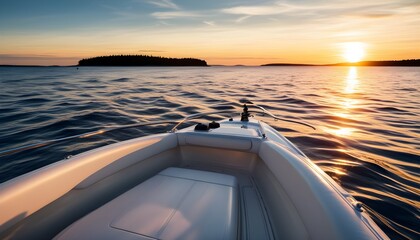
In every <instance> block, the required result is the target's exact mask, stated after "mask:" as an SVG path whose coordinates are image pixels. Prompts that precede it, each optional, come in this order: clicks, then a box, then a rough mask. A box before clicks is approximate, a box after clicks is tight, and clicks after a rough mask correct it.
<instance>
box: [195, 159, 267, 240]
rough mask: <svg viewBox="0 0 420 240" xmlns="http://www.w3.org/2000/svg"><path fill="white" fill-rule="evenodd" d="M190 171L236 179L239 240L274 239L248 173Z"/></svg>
mask: <svg viewBox="0 0 420 240" xmlns="http://www.w3.org/2000/svg"><path fill="white" fill-rule="evenodd" d="M188 168H190V169H195V170H202V171H211V172H216V173H223V174H227V175H231V176H234V177H236V179H237V181H238V197H239V205H240V206H239V209H240V211H239V220H240V221H239V224H238V226H239V231H238V235H239V236H238V239H260V240H265V239H274V236H273V231H272V228H271V224H270V220H269V217H268V214H267V208H266V206H265V204H264V201H263V198H262V196H261V195H260V193H259V191H258V188H257V186H256V183H255V182H254V180H253V177H252V176H251V175H250V174H249V173H248V172H246V171H243V170H238V169H228V168H220V167H208V166H207V167H206V168H200V167H195V166H194V167H191V166H189V167H188Z"/></svg>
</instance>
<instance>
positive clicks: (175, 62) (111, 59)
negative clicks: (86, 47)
mask: <svg viewBox="0 0 420 240" xmlns="http://www.w3.org/2000/svg"><path fill="white" fill-rule="evenodd" d="M79 66H214V67H217V66H225V65H207V62H206V61H205V60H200V59H195V58H165V57H155V56H144V55H113V56H101V57H93V58H87V59H82V60H80V61H79V65H72V66H59V65H49V66H45V65H8V64H2V65H0V67H79ZM234 66H244V67H245V66H246V65H234ZM261 66H264V67H270V66H298V67H299V66H366V67H370V66H389V67H420V59H406V60H387V61H361V62H355V63H334V64H304V63H269V64H263V65H261Z"/></svg>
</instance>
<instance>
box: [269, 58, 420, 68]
mask: <svg viewBox="0 0 420 240" xmlns="http://www.w3.org/2000/svg"><path fill="white" fill-rule="evenodd" d="M261 66H262V67H281V66H313V67H319V66H327V67H328V66H339V67H342V66H345V67H420V59H406V60H388V61H360V62H355V63H334V64H299V63H297V64H295V63H268V64H263V65H261Z"/></svg>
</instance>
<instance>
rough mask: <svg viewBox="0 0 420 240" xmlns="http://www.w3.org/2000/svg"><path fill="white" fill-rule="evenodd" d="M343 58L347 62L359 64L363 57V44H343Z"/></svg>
mask: <svg viewBox="0 0 420 240" xmlns="http://www.w3.org/2000/svg"><path fill="white" fill-rule="evenodd" d="M342 46H343V57H344V58H345V59H346V61H347V62H352V63H354V62H359V61H360V60H362V59H363V57H364V56H365V44H364V43H361V42H347V43H343V45H342Z"/></svg>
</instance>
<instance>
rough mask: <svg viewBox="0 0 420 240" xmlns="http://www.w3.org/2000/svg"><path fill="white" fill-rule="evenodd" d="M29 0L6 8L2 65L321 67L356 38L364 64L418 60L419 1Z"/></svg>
mask: <svg viewBox="0 0 420 240" xmlns="http://www.w3.org/2000/svg"><path fill="white" fill-rule="evenodd" d="M32 2H33V1H32ZM32 2H31V1H28V2H27V4H26V5H27V6H26V5H25V4H21V5H17V4H14V3H2V6H1V7H0V9H1V10H0V33H1V34H0V64H39V65H54V64H56V65H74V64H77V61H78V60H79V59H81V58H84V57H93V56H98V55H110V54H147V55H159V56H166V57H194V58H200V59H204V60H206V61H207V62H208V64H212V65H215V64H225V65H236V64H244V65H260V64H265V63H273V62H283V63H315V64H318V63H319V64H324V63H337V62H344V61H347V60H348V59H347V58H346V57H345V56H343V55H345V54H344V53H343V52H345V51H347V52H348V51H349V50H348V49H347V50H346V48H345V47H344V46H346V43H349V42H358V43H360V44H362V45H363V49H364V58H363V59H362V60H391V59H411V58H420V47H418V46H419V43H420V31H419V30H418V29H420V2H419V1H411V0H402V1H398V2H396V1H360V0H355V1H325V0H323V1H299V2H298V3H295V2H292V1H290V2H288V1H269V0H268V1H258V3H259V4H257V3H256V2H255V1H246V0H244V1H236V2H235V3H226V2H222V1H214V2H210V3H207V2H206V3H197V2H196V1H187V0H183V1H181V0H180V1H176V0H175V1H171V0H150V1H147V0H145V1H118V2H119V3H112V4H114V5H106V3H104V2H103V1H92V2H90V1H89V3H88V4H86V3H83V1H80V4H83V10H81V9H80V5H78V4H77V2H78V1H76V2H73V3H74V4H72V5H68V6H62V5H63V4H65V3H60V1H59V3H56V1H51V4H50V5H48V4H46V5H48V7H44V8H43V7H42V6H41V7H39V6H38V5H33V6H32V5H31V4H34V3H32ZM47 2H48V1H47ZM108 4H111V3H108ZM24 6H26V7H27V8H28V9H26V10H25V7H24ZM78 6H79V7H78ZM22 7H23V8H24V9H23V10H22ZM61 11H62V12H61ZM25 13H26V14H25Z"/></svg>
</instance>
